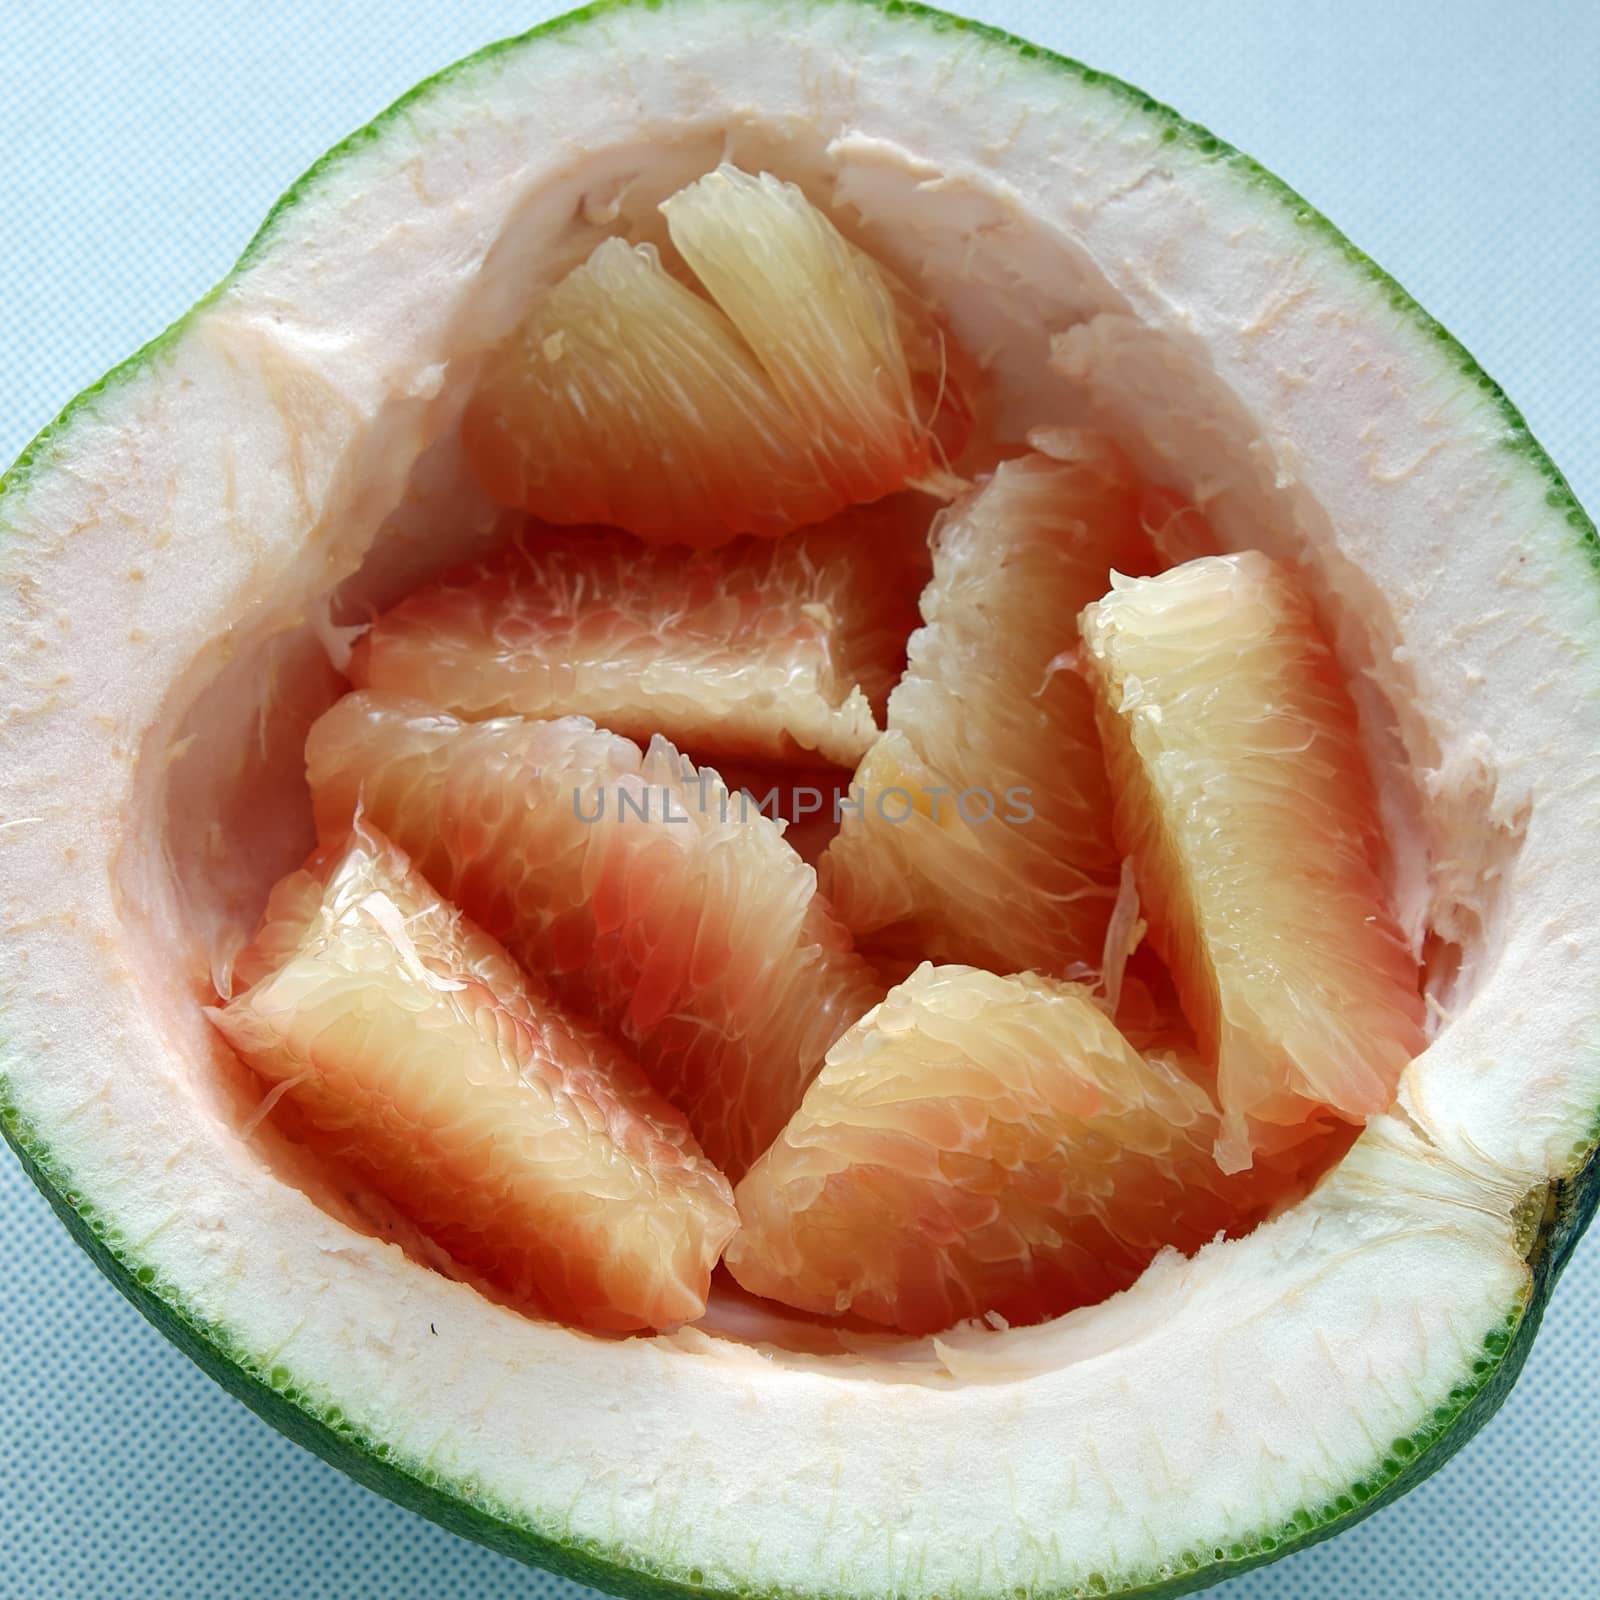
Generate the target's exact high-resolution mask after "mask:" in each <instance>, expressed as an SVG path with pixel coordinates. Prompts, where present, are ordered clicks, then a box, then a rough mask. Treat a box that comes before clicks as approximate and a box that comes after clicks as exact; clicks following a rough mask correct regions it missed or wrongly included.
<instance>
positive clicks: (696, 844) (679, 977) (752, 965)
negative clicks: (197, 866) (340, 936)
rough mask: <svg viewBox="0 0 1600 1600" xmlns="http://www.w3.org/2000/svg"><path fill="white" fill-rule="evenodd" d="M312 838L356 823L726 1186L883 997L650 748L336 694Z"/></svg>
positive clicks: (739, 809)
mask: <svg viewBox="0 0 1600 1600" xmlns="http://www.w3.org/2000/svg"><path fill="white" fill-rule="evenodd" d="M306 756H307V768H308V775H309V778H310V782H311V790H312V797H313V802H314V807H315V812H316V819H317V828H318V834H319V837H328V836H336V835H338V834H339V833H341V832H342V831H343V830H344V829H346V828H348V827H349V826H350V822H351V818H352V817H353V816H354V815H355V814H356V812H357V809H358V808H359V810H360V812H361V814H362V815H363V816H365V817H367V818H370V819H371V821H372V822H373V823H374V824H375V825H376V826H378V827H380V828H382V829H383V830H384V831H385V832H386V833H387V834H388V835H389V836H390V837H391V838H393V839H394V840H395V841H396V842H397V843H398V844H400V845H401V847H402V848H406V849H409V850H410V852H411V854H412V857H413V859H414V860H415V861H416V863H417V866H418V868H419V870H420V871H421V872H422V873H423V874H424V876H425V877H426V878H427V879H428V881H429V882H430V883H432V884H433V885H434V886H435V888H437V889H438V890H439V891H440V893H442V894H443V895H445V896H446V898H448V899H449V900H451V901H452V902H454V903H455V904H456V905H459V906H460V907H461V908H462V910H463V911H464V912H466V913H467V915H469V916H470V917H472V918H473V919H474V921H476V922H477V923H478V924H479V925H480V926H481V927H483V928H484V929H486V930H487V931H488V932H489V933H491V934H492V935H493V936H494V937H496V938H498V939H500V940H501V941H502V942H503V943H504V944H505V945H506V947H507V948H508V949H509V950H510V952H511V953H512V955H513V956H514V957H515V958H516V959H517V960H518V961H519V962H520V963H521V964H522V965H523V966H524V967H525V968H526V969H527V970H528V971H529V972H530V973H532V974H533V975H534V976H535V977H536V978H538V979H540V980H542V981H544V982H545V983H546V984H548V986H549V987H550V988H551V989H553V990H554V991H555V993H556V994H557V995H558V997H559V998H561V999H562V1000H563V1001H565V1002H566V1003H567V1004H568V1005H569V1006H571V1007H572V1008H573V1009H574V1010H575V1011H576V1012H578V1013H580V1014H582V1015H586V1016H590V1017H593V1018H595V1019H596V1020H597V1021H598V1022H599V1023H600V1024H601V1025H602V1026H604V1027H606V1028H608V1029H609V1030H610V1031H611V1032H612V1033H613V1034H614V1035H616V1036H617V1037H618V1038H619V1039H620V1040H622V1041H623V1042H624V1043H625V1044H627V1045H628V1047H629V1048H630V1049H631V1050H632V1051H633V1052H634V1053H635V1054H636V1055H637V1057H638V1059H639V1062H640V1064H641V1066H642V1067H643V1068H644V1070H645V1072H646V1074H647V1075H648V1076H649V1077H650V1079H651V1081H652V1082H653V1083H654V1085H655V1086H656V1088H657V1090H658V1091H659V1092H660V1093H661V1094H662V1095H664V1096H665V1097H666V1098H667V1099H668V1100H670V1101H671V1102H672V1103H673V1104H674V1105H676V1106H678V1107H679V1108H680V1109H681V1110H682V1111H683V1112H684V1114H685V1115H686V1116H687V1117H688V1119H689V1125H690V1127H691V1128H693V1130H694V1132H695V1136H696V1137H697V1138H698V1140H699V1142H700V1144H701V1146H702V1148H703V1149H704V1150H705V1152H706V1154H707V1155H708V1156H709V1157H710V1158H711V1159H712V1160H713V1161H714V1162H715V1163H716V1164H717V1165H718V1167H720V1168H721V1169H722V1170H723V1171H725V1172H727V1173H728V1174H729V1176H730V1177H734V1176H736V1175H738V1174H740V1173H742V1172H744V1170H745V1169H746V1168H747V1167H748V1166H749V1164H750V1163H751V1162H752V1161H753V1160H754V1159H755V1158H756V1156H757V1155H759V1154H760V1153H761V1151H762V1150H764V1149H765V1148H766V1146H767V1145H768V1144H769V1143H771V1141H772V1139H773V1138H775V1137H776V1136H777V1133H778V1131H779V1130H780V1129H781V1128H782V1126H783V1124H784V1123H785V1122H786V1121H787V1120H788V1117H789V1115H790V1113H791V1112H792V1111H793V1110H794V1109H795V1107H796V1106H798V1105H799V1103H800V1097H801V1095H802V1094H803V1093H804V1091H805V1087H806V1085H807V1083H809V1082H810V1080H811V1077H812V1076H813V1074H814V1073H815V1072H816V1070H817V1068H818V1067H820V1066H821V1064H822V1059H823V1056H824V1054H825V1053H826V1051H827V1049H828V1047H829V1045H831V1044H832V1043H833V1041H834V1039H835V1038H837V1037H838V1035H839V1034H840V1033H841V1032H842V1031H843V1030H844V1029H845V1028H846V1027H848V1026H849V1024H850V1023H851V1022H853V1021H854V1020H855V1019H856V1018H857V1017H858V1016H860V1015H861V1014H862V1013H863V1012H864V1011H866V1010H867V1009H868V1007H870V1006H871V1005H873V1004H875V1003H876V1001H877V1000H878V999H879V998H880V997H881V995H882V993H883V990H882V987H881V986H880V985H879V983H878V980H877V977H876V975H875V973H874V972H873V971H872V969H871V968H870V967H869V966H868V965H867V963H866V962H865V961H864V960H863V959H862V957H861V956H859V955H857V954H856V953H855V951H854V950H853V949H852V947H851V941H850V937H849V935H848V933H847V932H846V931H845V929H844V928H843V927H842V926H841V925H840V923H839V922H838V921H837V919H836V918H835V917H834V916H833V914H832V912H831V911H830V910H829V908H828V906H827V904H826V902H825V901H823V900H822V899H821V898H820V897H819V896H818V895H817V893H816V875H815V873H814V872H813V871H812V869H811V868H810V867H808V866H807V865H806V864H805V863H804V862H803V861H801V860H800V858H799V857H798V856H797V855H796V854H795V853H794V851H793V850H792V849H790V847H789V846H788V845H787V844H786V843H785V842H784V840H783V837H782V833H781V831H780V829H779V828H778V826H777V825H776V824H775V823H774V822H773V821H772V820H771V819H770V818H768V817H766V816H763V815H761V814H759V813H757V812H756V811H755V810H754V809H753V808H748V807H744V806H742V805H741V804H740V801H739V798H738V797H737V796H730V795H729V794H728V793H727V791H726V790H725V789H724V788H723V786H722V784H721V782H720V780H719V779H718V778H717V775H716V774H715V773H714V772H712V771H710V769H706V768H702V769H696V768H694V767H693V766H692V765H691V764H689V763H688V762H686V761H685V759H684V758H683V757H682V756H681V755H680V754H679V753H678V752H677V751H676V750H675V749H674V748H673V747H672V746H671V745H670V744H668V743H667V742H666V741H665V740H660V739H658V740H656V741H654V742H653V743H652V744H651V746H650V748H649V750H648V752H641V751H640V749H639V747H638V746H637V745H635V744H633V743H631V742H630V741H628V740H626V739H623V738H620V737H618V736H617V735H614V734H610V733H607V732H604V731H602V730H598V729H596V728H595V727H594V726H593V725H592V724H590V723H588V722H586V721H584V720H582V719H580V718H567V719H561V720H557V721H529V720H525V719H521V718H515V717H507V718H500V719H497V720H494V721H490V722H482V723H468V722H463V721H461V720H460V719H458V718H456V717H453V716H450V715H449V714H447V713H444V712H438V711H434V710H432V709H431V708H429V707H427V706H425V705H423V704H421V703H420V702H417V701H410V700H404V699H398V698H395V697H392V696H383V695H378V694H374V693H371V692H364V693H357V694H352V695H347V696H346V697H345V698H344V699H342V700H340V701H338V702H337V703H336V704H335V705H334V706H333V707H332V708H331V709H330V710H329V711H328V712H326V713H325V714H324V716H323V717H322V718H321V719H320V720H319V721H318V722H317V723H316V724H315V726H314V727H313V728H312V730H311V735H310V738H309V740H308V743H307V749H306Z"/></svg>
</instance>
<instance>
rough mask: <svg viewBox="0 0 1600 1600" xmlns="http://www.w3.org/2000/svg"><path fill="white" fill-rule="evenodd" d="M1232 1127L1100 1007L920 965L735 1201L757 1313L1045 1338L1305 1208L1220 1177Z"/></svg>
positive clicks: (825, 1076) (873, 1015)
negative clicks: (767, 1302) (1222, 1149)
mask: <svg viewBox="0 0 1600 1600" xmlns="http://www.w3.org/2000/svg"><path fill="white" fill-rule="evenodd" d="M1217 1120H1218V1119H1217V1114H1216V1111H1215V1109H1214V1107H1213V1106H1212V1104H1211V1101H1210V1099H1209V1097H1208V1096H1207V1095H1206V1093H1205V1091H1204V1090H1203V1089H1201V1088H1200V1087H1199V1086H1198V1085H1196V1084H1195V1083H1194V1082H1192V1081H1191V1080H1190V1079H1189V1078H1187V1077H1186V1076H1184V1074H1183V1073H1181V1072H1180V1071H1178V1070H1177V1069H1176V1067H1175V1066H1174V1065H1173V1064H1172V1063H1171V1062H1170V1061H1169V1060H1167V1059H1165V1058H1161V1057H1153V1058H1148V1059H1147V1058H1145V1057H1143V1056H1141V1055H1140V1054H1139V1053H1138V1052H1137V1051H1136V1050H1135V1049H1134V1048H1133V1047H1132V1046H1131V1045H1130V1044H1129V1043H1128V1042H1127V1040H1126V1039H1124V1038H1123V1036H1122V1035H1121V1034H1120V1033H1119V1032H1118V1031H1117V1029H1116V1027H1115V1026H1114V1025H1113V1023H1112V1022H1111V1021H1110V1020H1109V1019H1108V1018H1107V1017H1106V1015H1105V1013H1104V1012H1103V1011H1102V1010H1101V1009H1100V1008H1099V1006H1097V1005H1096V1004H1095V1002H1094V1000H1093V999H1092V998H1091V997H1090V995H1089V993H1088V991H1087V990H1085V989H1082V988H1080V987H1078V986H1076V985H1073V984H1068V983H1062V982H1059V981H1056V980H1053V979H1049V978H1043V977H1040V976H1037V975H1035V974H1031V973H1029V974H1024V975H1022V976H1020V977H1009V978H1004V977H999V976H996V975H995V974H993V973H989V972H984V971H980V970H977V969H975V968H971V967H934V966H930V965H924V966H921V967H919V968H918V969H917V970H916V971H915V972H913V973H912V974H911V976H910V977H909V978H907V979H906V981H905V982H904V983H902V984H901V985H900V986H899V987H898V988H896V989H894V990H892V991H891V992H890V994H889V996H888V998H887V999H886V1000H885V1001H884V1002H883V1004H882V1005H880V1006H879V1007H877V1008H876V1009H875V1010H874V1011H872V1012H870V1013H869V1014H868V1015H867V1016H865V1017H864V1018H862V1020H861V1021H860V1022H859V1023H857V1024H856V1026H855V1027H853V1028H852V1029H850V1031H849V1032H848V1033H846V1034H845V1035H844V1037H843V1038H841V1039H840V1040H839V1041H838V1043H837V1044H835V1045H834V1047H833V1049H832V1050H831V1051H829V1053H828V1060H827V1064H826V1066H824V1068H823V1070H822V1072H821V1074H820V1075H819V1076H818V1077H817V1079H816V1081H815V1082H814V1083H813V1084H812V1085H811V1087H810V1089H809V1090H807V1092H806V1096H805V1099H804V1101H803V1102H802V1104H801V1107H800V1110H799V1111H798V1112H797V1113H796V1115H795V1116H794V1118H793V1119H792V1121H791V1122H790V1123H789V1125H788V1127H787V1128H785V1129H784V1131H783V1133H782V1134H781V1136H780V1137H779V1139H778V1141H777V1142H776V1143H775V1144H774V1145H773V1147H772V1148H771V1149H770V1150H769V1151H768V1152H767V1153H766V1154H765V1155H764V1156H763V1157H762V1158H761V1160H760V1161H758V1162H757V1163H756V1164H755V1166H754V1167H753V1168H751V1170H750V1172H749V1173H748V1174H747V1175H746V1176H745V1178H744V1180H743V1182H742V1183H740V1184H739V1186H738V1188H737V1189H736V1190H735V1195H734V1198H735V1200H736V1201H737V1203H738V1207H739V1216H740V1230H739V1232H738V1234H737V1235H735V1237H734V1240H733V1242H732V1244H730V1245H729V1247H728V1250H727V1253H726V1256H725V1258H724V1259H725V1261H726V1264H727V1266H728V1267H729V1269H730V1270H731V1271H732V1273H733V1275H734V1277H735V1278H737V1279H738V1281H739V1282H740V1283H741V1284H743V1285H744V1286H745V1288H747V1289H749V1290H750V1291H752V1292H753V1293H756V1294H761V1295H765V1296H767V1297H769V1298H771V1299H776V1300H781V1301H783V1302H784V1303H785V1304H788V1305H792V1306H795V1307H798V1308H799V1309H801V1310H805V1311H812V1312H823V1313H838V1312H845V1311H850V1312H854V1313H855V1314H857V1315H859V1316H864V1317H867V1318H870V1319H871V1320H873V1321H875V1322H881V1323H888V1324H889V1325H891V1326H893V1327H897V1328H901V1329H904V1330H906V1331H907V1332H914V1333H927V1332H935V1331H937V1330H939V1329H941V1328H946V1327H948V1326H950V1325H951V1324H952V1323H954V1322H957V1321H959V1320H961V1319H962V1318H966V1317H974V1316H982V1315H984V1314H985V1313H990V1312H993V1313H996V1314H998V1315H999V1316H1001V1317H1003V1318H1005V1319H1006V1321H1008V1322H1013V1323H1015V1322H1033V1321H1037V1320H1039V1319H1040V1318H1042V1317H1046V1316H1051V1315H1055V1314H1058V1313H1060V1312H1063V1311H1067V1310H1070V1309H1071V1308H1072V1307H1074V1306H1078V1305H1085V1304H1089V1303H1092V1302H1094V1301H1098V1300H1101V1299H1103V1298H1104V1297H1105V1296H1106V1295H1108V1294H1112V1293H1115V1292H1116V1291H1117V1290H1118V1289H1123V1288H1126V1287H1127V1286H1128V1285H1129V1284H1130V1283H1132V1282H1133V1280H1134V1279H1135V1278H1136V1277H1137V1276H1138V1275H1139V1273H1140V1272H1142V1271H1143V1269H1144V1268H1145V1266H1147V1265H1148V1264H1149V1262H1150V1260H1151V1258H1152V1257H1153V1256H1154V1255H1155V1253H1156V1252H1157V1251H1158V1250H1159V1249H1161V1248H1162V1247H1163V1246H1165V1245H1174V1246H1176V1247H1177V1248H1179V1249H1181V1250H1185V1251H1192V1250H1194V1249H1196V1248H1198V1247H1199V1246H1200V1245H1202V1244H1204V1243H1205V1242H1206V1241H1208V1240H1209V1239H1211V1238H1213V1237H1214V1236H1215V1235H1217V1234H1218V1233H1220V1232H1224V1231H1226V1232H1239V1231H1243V1230H1245V1229H1247V1228H1249V1227H1251V1226H1253V1225H1254V1224H1255V1223H1257V1222H1259V1221H1260V1220H1261V1219H1262V1218H1263V1217H1264V1216H1265V1215H1266V1214H1267V1212H1268V1211H1269V1210H1270V1209H1271V1208H1272V1206H1273V1204H1274V1203H1275V1202H1276V1201H1277V1200H1280V1199H1282V1198H1284V1197H1285V1195H1287V1194H1292V1193H1293V1192H1294V1190H1293V1186H1292V1184H1290V1183H1285V1182H1283V1181H1282V1180H1280V1179H1277V1178H1274V1179H1270V1180H1269V1179H1268V1178H1267V1177H1266V1175H1265V1174H1263V1175H1260V1176H1257V1175H1254V1174H1251V1175H1244V1176H1240V1177H1233V1178H1229V1177H1226V1176H1224V1175H1223V1173H1221V1172H1220V1171H1219V1170H1218V1168H1217V1166H1216V1164H1215V1162H1214V1161H1213V1159H1212V1155H1211V1147H1212V1144H1213V1141H1214V1140H1215V1138H1216V1134H1217Z"/></svg>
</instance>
